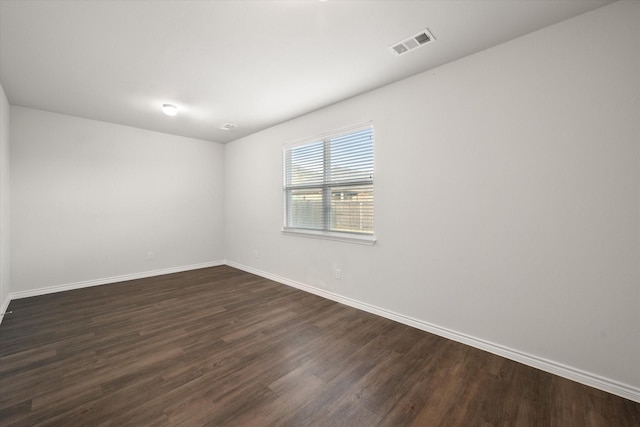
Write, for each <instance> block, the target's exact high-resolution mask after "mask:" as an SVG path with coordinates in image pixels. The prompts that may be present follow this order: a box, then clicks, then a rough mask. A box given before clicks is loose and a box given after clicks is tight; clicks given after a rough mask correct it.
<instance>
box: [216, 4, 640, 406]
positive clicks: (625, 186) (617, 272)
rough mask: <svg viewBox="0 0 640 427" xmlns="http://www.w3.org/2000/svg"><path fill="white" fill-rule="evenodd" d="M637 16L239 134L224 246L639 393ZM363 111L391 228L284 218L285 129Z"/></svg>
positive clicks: (609, 11)
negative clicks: (299, 229)
mask: <svg viewBox="0 0 640 427" xmlns="http://www.w3.org/2000/svg"><path fill="white" fill-rule="evenodd" d="M638 22H640V2H627V1H622V2H616V3H613V4H611V5H609V6H606V7H603V8H600V9H597V10H595V11H593V12H590V13H587V14H584V15H580V16H578V17H575V18H573V19H571V20H568V21H565V22H562V23H559V24H557V25H554V26H551V27H548V28H545V29H543V30H540V31H537V32H535V33H532V34H529V35H527V36H524V37H521V38H519V39H516V40H512V41H510V42H508V43H505V44H502V45H499V46H496V47H494V48H491V49H488V50H486V51H483V52H480V53H478V54H475V55H473V56H469V57H467V58H464V59H462V60H459V61H456V62H453V63H450V64H447V65H444V66H442V67H439V68H436V69H434V70H431V71H428V72H425V73H423V74H420V75H417V76H414V77H412V78H409V79H406V80H404V81H401V82H398V83H396V84H393V85H390V86H387V87H384V88H381V89H378V90H375V91H372V92H369V93H367V94H364V95H362V96H358V97H356V98H353V99H350V100H347V101H345V102H341V103H338V104H335V105H333V106H330V107H328V108H325V109H322V110H319V111H316V112H314V113H312V114H309V115H306V116H303V117H300V118H297V119H295V120H292V121H290V122H287V123H284V124H281V125H278V126H275V127H273V128H270V129H267V130H265V131H263V132H260V133H257V134H254V135H252V136H249V137H246V138H243V139H241V140H238V141H236V142H233V143H231V144H228V145H227V147H226V150H225V171H226V172H225V181H226V182H225V188H226V190H225V197H226V199H225V210H226V228H225V230H226V238H225V241H226V246H225V250H226V258H227V260H228V262H229V263H230V264H231V265H235V266H239V267H241V268H245V269H248V270H250V271H254V272H258V273H261V274H263V275H266V276H268V277H269V276H271V277H279V278H282V279H283V280H284V281H285V282H291V283H299V284H302V285H307V286H311V287H313V288H314V289H316V290H318V291H321V292H327V293H333V294H334V295H336V296H338V297H339V298H343V299H345V300H347V299H350V300H351V301H356V302H358V303H362V304H368V305H370V306H373V307H376V308H380V309H382V310H385V311H386V312H388V313H395V314H398V315H399V316H401V317H404V318H405V319H414V320H415V321H416V323H417V324H421V325H428V326H434V327H435V328H442V329H441V331H450V332H453V333H454V335H455V334H457V336H458V337H469V338H470V340H471V341H473V340H475V342H476V343H486V344H488V347H489V348H491V349H492V350H493V351H498V350H500V351H501V349H502V350H504V351H505V352H506V353H507V354H509V355H511V357H514V358H516V359H518V358H519V357H521V359H522V360H529V361H532V362H535V363H537V364H538V365H539V366H542V367H546V368H549V367H554V369H555V371H556V372H561V371H562V372H565V371H566V372H569V373H571V375H573V377H574V378H578V377H580V378H582V380H585V381H586V382H590V381H591V383H592V384H595V383H598V382H599V385H600V386H602V385H603V384H604V385H605V386H606V387H608V389H609V390H613V391H614V392H618V393H619V394H622V395H625V396H629V397H631V398H635V399H640V363H638V361H639V360H640V268H639V265H640V200H639V197H640V120H638V118H639V117H640V96H639V95H640V90H639V89H640V88H639V77H638V76H640V27H639V26H638V25H637V23H638ZM439 42H440V41H439ZM416 54H428V50H425V51H424V52H416ZM367 120H373V123H374V127H375V144H376V148H375V150H376V152H375V155H376V174H375V185H376V187H375V197H376V206H375V229H376V235H377V238H378V242H377V244H376V245H375V246H362V245H355V244H349V243H343V242H334V241H327V240H317V239H310V238H304V237H297V236H287V235H283V234H282V233H281V232H280V230H281V226H282V191H281V188H282V151H281V150H282V146H283V144H286V143H289V142H292V141H296V140H299V139H301V138H305V137H312V136H314V135H317V134H320V133H323V132H326V131H331V130H333V129H337V128H340V127H343V126H345V125H349V124H353V123H360V122H364V121H367ZM336 268H339V269H341V276H342V277H341V280H338V279H336V278H335V274H334V272H335V269H336ZM535 363H534V364H535ZM563 369H564V370H565V371H563ZM566 372H565V373H566ZM581 376H582V377H581ZM606 387H605V388H606Z"/></svg>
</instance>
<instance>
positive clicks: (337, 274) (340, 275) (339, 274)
mask: <svg viewBox="0 0 640 427" xmlns="http://www.w3.org/2000/svg"><path fill="white" fill-rule="evenodd" d="M336 279H338V280H341V279H342V271H341V270H340V269H339V268H336Z"/></svg>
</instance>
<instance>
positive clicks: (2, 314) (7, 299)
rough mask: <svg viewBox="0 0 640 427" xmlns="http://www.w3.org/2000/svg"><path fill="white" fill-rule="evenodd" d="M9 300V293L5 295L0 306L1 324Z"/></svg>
mask: <svg viewBox="0 0 640 427" xmlns="http://www.w3.org/2000/svg"><path fill="white" fill-rule="evenodd" d="M10 302H11V295H7V297H6V298H5V299H4V301H2V306H0V325H1V324H2V319H4V314H5V313H6V312H7V310H8V309H9V303H10Z"/></svg>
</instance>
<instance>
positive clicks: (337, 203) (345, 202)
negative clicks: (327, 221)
mask: <svg viewBox="0 0 640 427" xmlns="http://www.w3.org/2000/svg"><path fill="white" fill-rule="evenodd" d="M331 230H333V231H348V232H351V233H373V185H363V186H349V187H339V188H332V189H331Z"/></svg>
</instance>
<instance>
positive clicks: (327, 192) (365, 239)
mask: <svg viewBox="0 0 640 427" xmlns="http://www.w3.org/2000/svg"><path fill="white" fill-rule="evenodd" d="M365 129H371V132H372V138H373V150H374V153H373V173H372V177H371V178H370V179H368V180H363V181H350V182H347V183H340V182H339V181H338V182H336V181H331V180H327V174H328V168H329V167H330V160H331V157H330V156H329V158H328V160H329V161H327V156H328V154H329V151H330V150H328V149H327V147H328V146H329V145H330V141H331V139H337V138H339V137H341V136H345V135H348V134H351V133H356V132H359V131H362V130H365ZM374 135H375V133H374V127H373V122H371V121H369V122H365V123H359V124H355V125H351V126H348V127H344V128H340V129H336V130H333V131H331V132H325V133H322V134H320V135H317V136H315V137H312V138H304V139H300V140H297V141H294V142H291V143H288V144H285V145H284V146H283V148H282V206H283V220H282V221H283V223H282V229H281V231H282V233H283V234H285V235H291V236H301V237H311V238H318V239H328V240H335V241H341V242H349V243H359V244H365V245H373V244H375V242H376V240H377V239H376V236H375V136H374ZM320 142H322V144H323V166H324V167H323V172H322V183H319V184H317V185H314V184H310V185H309V186H308V187H307V188H309V189H318V190H321V191H322V209H323V228H322V229H313V228H303V227H290V226H287V220H288V219H289V217H288V215H289V205H288V197H287V191H291V190H292V189H295V188H293V187H294V186H287V152H288V151H289V150H291V149H293V148H296V147H303V146H306V145H309V146H311V145H313V144H317V143H320ZM364 184H366V185H371V192H372V197H373V206H372V212H373V213H374V214H373V225H372V231H371V232H370V233H369V232H357V231H337V230H331V229H330V227H331V211H332V210H331V189H332V187H357V186H361V185H364ZM298 189H300V187H298Z"/></svg>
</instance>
